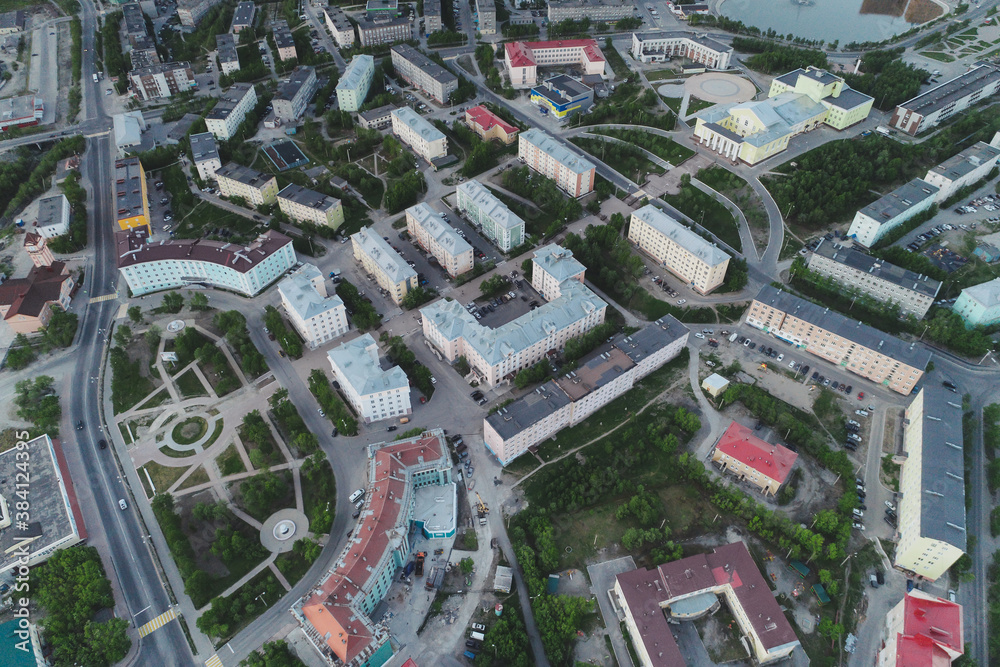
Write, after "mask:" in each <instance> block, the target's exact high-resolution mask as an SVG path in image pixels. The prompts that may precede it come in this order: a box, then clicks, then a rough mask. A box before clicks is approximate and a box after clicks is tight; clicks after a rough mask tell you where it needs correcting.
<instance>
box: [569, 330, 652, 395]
mask: <svg viewBox="0 0 1000 667" xmlns="http://www.w3.org/2000/svg"><path fill="white" fill-rule="evenodd" d="M595 352H597V354H596V355H593V354H592V355H590V357H589V358H588V359H587V360H585V361H583V363H581V364H578V365H577V367H576V369H575V370H572V371H570V372H569V373H566V374H565V375H562V376H560V377H558V378H556V379H555V383H556V384H557V385H559V387H560V388H561V389H562V390H563V391H564V392H566V395H567V396H569V398H570V400H571V401H573V402H576V401H579V400H580V399H581V398H583V397H584V396H586V395H588V394H590V393H591V392H592V391H594V390H595V389H598V388H600V387H603V386H605V385H608V384H611V383H612V382H614V381H615V380H617V379H618V378H619V377H621V376H622V375H624V374H625V373H627V372H628V371H630V370H632V369H633V368H635V363H634V362H633V361H632V360H631V359H629V358H628V356H627V355H626V354H625V353H624V352H622V351H621V350H619V349H618V348H616V347H611V345H607V344H605V345H602V346H601V347H600V348H598V349H597V350H595Z"/></svg>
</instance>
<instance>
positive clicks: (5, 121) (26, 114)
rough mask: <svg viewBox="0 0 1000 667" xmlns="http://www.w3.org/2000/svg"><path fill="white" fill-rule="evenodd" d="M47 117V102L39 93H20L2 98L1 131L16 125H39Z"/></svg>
mask: <svg viewBox="0 0 1000 667" xmlns="http://www.w3.org/2000/svg"><path fill="white" fill-rule="evenodd" d="M44 117H45V102H43V101H42V98H41V97H38V96H37V95H19V96H17V97H6V98H4V99H2V100H0V132H5V131H7V130H8V129H10V128H14V127H29V126H31V125H38V123H39V122H40V121H41V120H42V118H44Z"/></svg>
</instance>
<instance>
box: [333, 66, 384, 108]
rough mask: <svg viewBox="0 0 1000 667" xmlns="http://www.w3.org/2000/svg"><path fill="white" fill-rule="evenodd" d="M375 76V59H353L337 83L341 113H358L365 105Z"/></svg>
mask: <svg viewBox="0 0 1000 667" xmlns="http://www.w3.org/2000/svg"><path fill="white" fill-rule="evenodd" d="M374 76H375V59H374V58H372V57H371V56H368V55H359V56H354V57H353V58H351V62H350V63H349V64H348V65H347V69H345V70H344V75H343V76H342V77H340V81H338V82H337V102H338V103H339V104H340V110H341V111H357V110H358V109H360V108H361V105H363V104H364V103H365V98H366V97H368V90H369V89H370V88H371V86H372V79H373V78H374Z"/></svg>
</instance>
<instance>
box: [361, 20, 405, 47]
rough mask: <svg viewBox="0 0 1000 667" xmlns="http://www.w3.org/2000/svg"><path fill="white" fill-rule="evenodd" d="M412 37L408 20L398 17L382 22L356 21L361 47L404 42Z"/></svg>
mask: <svg viewBox="0 0 1000 667" xmlns="http://www.w3.org/2000/svg"><path fill="white" fill-rule="evenodd" d="M412 37H413V28H412V25H411V24H410V20H409V19H408V18H406V17H400V18H396V19H392V20H389V21H384V22H376V21H371V20H368V19H360V20H358V41H359V42H360V43H361V46H378V45H380V44H395V43H396V42H405V41H406V40H408V39H411V38H412Z"/></svg>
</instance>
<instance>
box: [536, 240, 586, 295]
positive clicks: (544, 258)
mask: <svg viewBox="0 0 1000 667" xmlns="http://www.w3.org/2000/svg"><path fill="white" fill-rule="evenodd" d="M586 271H587V267H585V266H584V265H583V264H581V263H580V262H578V261H577V260H576V259H575V258H574V257H573V251H572V250H567V249H566V248H563V247H562V246H560V245H556V244H555V243H550V244H549V245H547V246H544V247H542V248H539V249H538V250H536V251H535V252H534V254H533V256H532V258H531V286H532V287H533V288H534V289H535V291H536V292H538V293H539V294H541V295H542V298H543V299H545V300H546V301H554V300H555V299H558V298H559V297H560V296H562V287H561V285H562V284H563V283H565V282H566V281H567V280H575V281H576V282H578V283H580V284H581V285H583V284H584V282H583V277H584V274H585V273H586Z"/></svg>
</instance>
